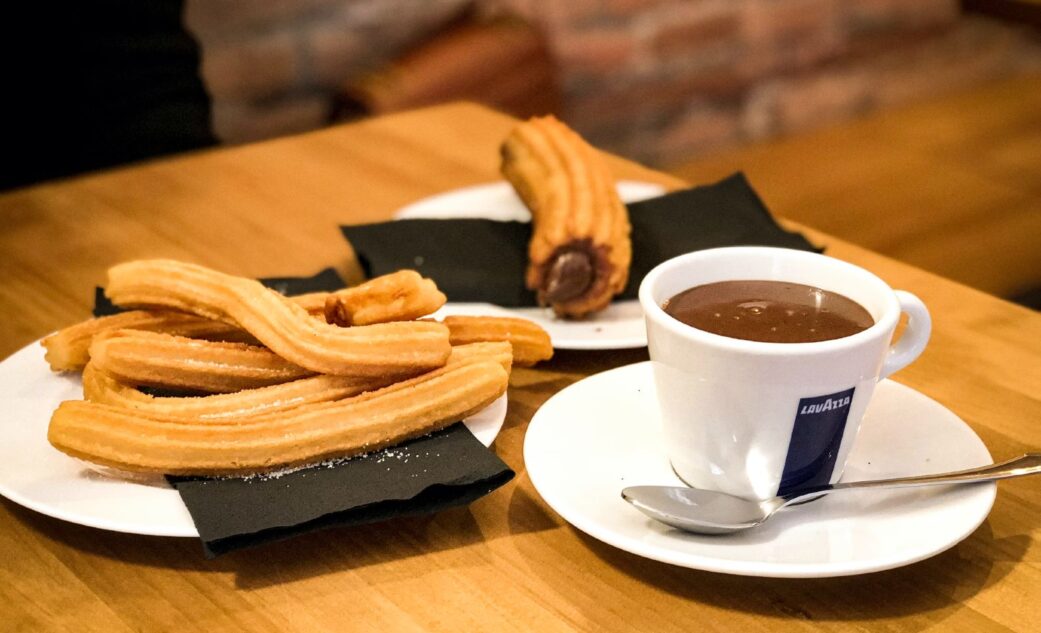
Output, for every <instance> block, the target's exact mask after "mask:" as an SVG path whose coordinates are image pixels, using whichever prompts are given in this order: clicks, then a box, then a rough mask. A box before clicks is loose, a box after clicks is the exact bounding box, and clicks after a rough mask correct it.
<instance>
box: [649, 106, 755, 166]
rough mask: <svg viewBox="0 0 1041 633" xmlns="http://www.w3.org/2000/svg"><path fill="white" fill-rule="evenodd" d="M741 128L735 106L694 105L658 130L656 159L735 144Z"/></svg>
mask: <svg viewBox="0 0 1041 633" xmlns="http://www.w3.org/2000/svg"><path fill="white" fill-rule="evenodd" d="M740 132H741V127H740V124H739V111H738V109H737V108H736V107H733V108H719V107H698V108H695V109H693V110H691V111H689V112H686V113H684V114H683V115H681V116H680V117H678V118H677V119H676V120H674V121H673V122H672V123H671V124H670V125H668V126H667V127H666V128H664V129H663V130H661V131H660V132H659V135H658V143H657V145H658V147H657V158H656V161H655V162H658V163H675V162H677V161H680V160H684V159H687V158H690V157H692V156H699V155H705V154H708V153H710V152H712V151H714V150H719V149H720V148H723V147H727V146H731V145H734V144H735V143H737V141H738V140H739V139H740Z"/></svg>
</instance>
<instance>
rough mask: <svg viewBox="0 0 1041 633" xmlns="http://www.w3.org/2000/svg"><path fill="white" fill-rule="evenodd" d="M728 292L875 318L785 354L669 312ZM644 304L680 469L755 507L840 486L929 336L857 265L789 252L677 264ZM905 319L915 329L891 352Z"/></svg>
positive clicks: (923, 318)
mask: <svg viewBox="0 0 1041 633" xmlns="http://www.w3.org/2000/svg"><path fill="white" fill-rule="evenodd" d="M728 281H756V282H760V281H767V282H769V281H775V282H786V284H788V285H792V284H799V285H802V286H810V287H813V288H817V289H820V290H823V291H826V292H827V293H835V294H837V295H841V296H842V297H844V298H848V299H849V300H852V302H854V303H855V304H857V305H858V306H859V307H862V308H863V310H866V312H867V314H868V315H870V319H869V320H867V321H865V322H864V324H863V325H864V326H865V327H864V328H863V329H859V331H855V333H853V334H849V335H846V336H840V337H839V338H832V339H830V340H822V341H814V342H796V343H779V342H764V341H757V340H746V339H745V338H735V336H724V335H721V334H716V333H713V332H710V331H706V330H703V329H698V328H696V327H693V326H691V325H688V324H686V323H684V322H681V321H679V320H677V319H676V318H674V317H673V316H671V315H669V314H668V313H666V311H665V309H664V308H663V305H664V304H665V303H666V302H667V301H669V300H670V299H673V298H674V297H676V295H678V294H680V293H682V292H683V291H686V290H689V289H691V288H696V287H699V286H705V285H707V284H717V283H720V282H728ZM818 294H823V293H818ZM640 303H641V306H642V308H643V312H644V318H645V321H646V325H647V341H648V348H649V350H650V357H651V363H652V367H653V370H654V379H655V386H656V389H657V399H658V403H659V405H660V407H661V417H662V423H663V426H664V433H665V439H666V443H667V447H666V450H667V452H668V458H669V460H670V462H671V463H672V467H673V470H674V471H675V472H676V474H677V475H678V476H679V477H680V478H681V479H683V481H685V482H686V483H687V484H689V485H691V486H693V487H695V488H703V489H706V490H719V491H721V492H726V493H728V494H733V495H737V496H740V497H745V498H750V499H767V498H770V497H773V496H775V495H777V494H784V493H785V492H787V491H791V490H795V489H798V488H802V487H806V486H812V485H817V484H824V483H833V482H835V481H838V479H839V478H840V477H841V476H842V470H843V468H844V467H845V463H846V458H847V457H848V455H849V452H850V449H851V448H852V446H853V443H854V441H855V440H856V437H857V432H858V430H859V428H860V421H861V418H862V417H863V415H864V410H865V409H866V407H867V404H868V402H869V401H870V400H871V396H872V394H873V393H874V390H875V385H876V384H877V383H878V381H879V380H881V379H882V378H885V377H887V376H889V375H890V374H892V373H893V372H895V371H897V370H899V369H901V368H903V367H904V366H906V365H908V364H909V363H911V362H912V361H913V360H914V359H915V358H917V357H918V356H919V355H920V354H921V353H922V350H923V349H924V348H925V345H926V343H927V341H928V340H929V333H930V329H931V320H930V317H929V312H928V310H927V309H926V307H925V305H924V304H923V303H922V302H921V301H920V300H919V299H918V298H917V297H915V296H914V295H912V294H910V293H907V292H903V291H900V290H893V289H892V288H890V287H889V286H888V285H887V284H886V283H885V282H884V281H882V280H881V279H879V278H878V277H877V276H875V275H873V274H872V273H870V272H868V271H867V270H864V269H863V268H860V267H858V266H854V265H853V264H850V263H847V262H844V261H841V260H838V259H835V258H832V257H827V256H825V255H818V254H816V253H807V252H805V251H797V250H790V249H783V248H768V247H753V246H748V247H745V246H742V247H732V248H717V249H710V250H704V251H697V252H694V253H688V254H686V255H681V256H680V257H676V258H674V259H670V260H668V261H666V262H664V263H662V264H660V265H659V266H657V267H656V268H654V269H653V270H652V271H651V272H650V273H648V274H647V276H646V277H645V278H644V280H643V282H642V283H641V285H640ZM756 305H758V302H757V303H756ZM901 313H906V314H907V315H908V317H909V320H908V324H907V328H906V329H905V331H904V333H903V335H902V336H901V338H900V340H899V341H898V342H897V343H896V344H895V345H893V344H892V338H893V333H894V331H895V329H896V326H897V323H898V322H899V321H900V314H901ZM872 322H873V323H872Z"/></svg>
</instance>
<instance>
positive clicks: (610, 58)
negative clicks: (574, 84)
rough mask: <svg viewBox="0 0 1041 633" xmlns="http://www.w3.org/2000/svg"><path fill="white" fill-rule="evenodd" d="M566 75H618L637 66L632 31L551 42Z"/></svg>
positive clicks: (592, 33) (598, 32) (579, 35)
mask: <svg viewBox="0 0 1041 633" xmlns="http://www.w3.org/2000/svg"><path fill="white" fill-rule="evenodd" d="M550 47H551V48H552V49H553V52H554V54H555V55H556V57H557V59H558V61H559V62H560V66H561V69H562V70H563V71H564V72H565V73H569V74H570V73H587V72H592V73H614V72H619V71H623V70H625V69H627V68H632V67H633V66H634V65H635V63H636V55H637V47H636V36H635V34H634V33H632V32H630V31H628V30H622V29H611V30H607V29H596V30H590V31H586V32H575V33H570V34H568V35H567V36H564V37H558V38H556V39H554V40H552V41H551V42H550Z"/></svg>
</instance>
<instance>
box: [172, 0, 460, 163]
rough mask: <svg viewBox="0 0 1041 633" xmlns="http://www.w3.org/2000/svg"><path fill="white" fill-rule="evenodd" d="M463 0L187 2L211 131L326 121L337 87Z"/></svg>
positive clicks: (245, 134) (254, 136) (246, 137)
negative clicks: (210, 114) (210, 112)
mask: <svg viewBox="0 0 1041 633" xmlns="http://www.w3.org/2000/svg"><path fill="white" fill-rule="evenodd" d="M468 5H469V2H468V0H188V1H187V3H186V9H185V22H186V24H187V27H188V29H189V30H190V31H191V32H192V33H193V34H194V35H195V36H196V38H197V39H198V40H199V44H200V46H201V48H202V58H203V62H202V75H203V81H204V82H205V83H206V86H207V89H208V90H209V92H210V96H211V97H212V99H213V124H214V130H215V132H216V133H217V136H218V137H219V138H220V139H221V140H223V141H226V142H230V143H240V142H244V141H251V140H258V139H263V138H269V137H272V136H278V135H282V134H289V133H293V132H301V131H304V130H310V129H314V128H317V127H321V126H323V125H326V124H327V123H328V122H329V116H330V112H331V108H332V99H333V95H334V94H335V92H336V90H337V88H338V87H339V86H340V85H341V84H342V83H343V82H344V81H345V80H347V79H349V78H351V77H356V76H358V75H360V74H361V73H364V72H368V71H370V70H372V69H374V68H376V67H378V66H379V65H380V64H382V63H385V62H387V61H389V60H392V59H394V58H395V57H396V56H398V55H400V54H401V53H402V52H403V51H404V50H406V49H407V48H409V47H410V46H413V45H414V44H415V43H416V42H419V41H422V40H424V39H425V38H428V37H430V36H431V35H433V34H434V33H436V32H437V31H438V30H439V29H441V28H442V27H443V26H444V25H445V24H447V23H448V22H450V21H452V20H453V19H455V18H456V17H457V16H458V15H459V14H460V12H461V11H462V10H463V9H465V8H466V7H467V6H468Z"/></svg>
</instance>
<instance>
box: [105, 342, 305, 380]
mask: <svg viewBox="0 0 1041 633" xmlns="http://www.w3.org/2000/svg"><path fill="white" fill-rule="evenodd" d="M90 357H91V364H92V365H94V366H95V367H96V368H97V369H99V370H101V371H104V372H105V373H107V374H110V375H112V376H114V377H116V378H117V379H119V380H120V381H122V382H126V383H129V384H132V385H146V386H149V387H158V388H168V389H183V390H195V391H204V392H207V393H229V392H233V391H239V390H241V389H253V388H256V387H264V386H267V385H274V384H278V383H282V382H286V381H290V380H296V379H298V378H303V377H304V376H309V375H311V374H313V373H314V372H312V371H310V370H308V369H304V368H303V367H300V366H299V365H295V364H293V363H290V362H289V361H287V360H286V359H284V358H282V357H281V356H279V355H277V354H275V353H273V352H271V351H270V350H268V349H267V348H264V347H258V346H256V345H246V344H245V343H227V342H218V341H207V340H203V339H191V338H186V337H183V336H174V335H172V334H163V333H161V332H146V331H143V330H108V331H105V332H102V333H100V334H98V335H96V336H95V337H94V340H93V343H91V345H90Z"/></svg>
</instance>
